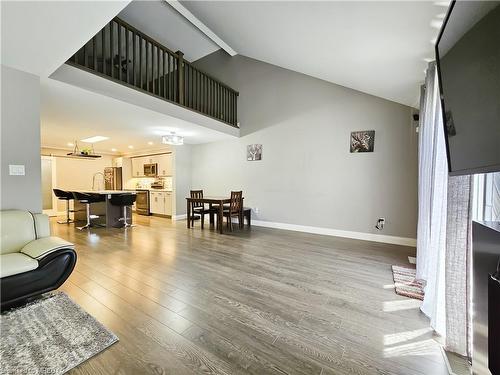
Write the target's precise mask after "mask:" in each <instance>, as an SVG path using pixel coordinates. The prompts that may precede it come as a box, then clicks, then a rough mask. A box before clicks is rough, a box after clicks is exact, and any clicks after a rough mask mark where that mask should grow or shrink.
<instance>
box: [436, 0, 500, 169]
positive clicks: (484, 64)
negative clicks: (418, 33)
mask: <svg viewBox="0 0 500 375" xmlns="http://www.w3.org/2000/svg"><path fill="white" fill-rule="evenodd" d="M436 61H437V67H438V73H439V86H440V92H441V105H442V113H443V122H444V126H445V134H446V146H447V153H448V168H449V172H450V174H452V175H463V174H473V173H485V172H494V171H500V1H457V2H455V1H453V2H452V3H451V5H450V8H449V10H448V13H447V15H446V17H445V20H444V23H443V27H442V29H441V32H440V34H439V37H438V40H437V44H436Z"/></svg>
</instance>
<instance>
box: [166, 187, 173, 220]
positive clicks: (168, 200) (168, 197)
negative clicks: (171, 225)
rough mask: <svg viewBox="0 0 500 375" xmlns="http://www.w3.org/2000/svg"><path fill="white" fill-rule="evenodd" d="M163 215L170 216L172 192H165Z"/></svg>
mask: <svg viewBox="0 0 500 375" xmlns="http://www.w3.org/2000/svg"><path fill="white" fill-rule="evenodd" d="M165 215H168V216H172V192H170V191H166V192H165Z"/></svg>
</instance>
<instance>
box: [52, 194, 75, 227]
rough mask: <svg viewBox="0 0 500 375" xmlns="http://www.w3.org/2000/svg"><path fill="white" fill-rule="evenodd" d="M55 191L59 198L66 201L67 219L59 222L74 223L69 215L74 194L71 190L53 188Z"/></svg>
mask: <svg viewBox="0 0 500 375" xmlns="http://www.w3.org/2000/svg"><path fill="white" fill-rule="evenodd" d="M52 190H53V191H54V195H55V196H56V197H57V199H59V200H61V201H66V220H64V221H58V223H59V224H69V223H72V222H73V220H71V219H70V217H69V213H70V210H69V201H70V200H72V199H73V194H71V192H70V191H64V190H61V189H52Z"/></svg>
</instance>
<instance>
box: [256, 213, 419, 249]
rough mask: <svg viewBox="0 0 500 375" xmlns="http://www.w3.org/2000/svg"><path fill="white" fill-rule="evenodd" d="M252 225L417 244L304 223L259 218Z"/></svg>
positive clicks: (397, 238) (411, 242)
mask: <svg viewBox="0 0 500 375" xmlns="http://www.w3.org/2000/svg"><path fill="white" fill-rule="evenodd" d="M252 225H255V226H259V227H266V228H276V229H285V230H292V231H295V232H305V233H314V234H323V235H326V236H335V237H344V238H352V239H356V240H364V241H374V242H382V243H390V244H394V245H403V246H413V247H415V246H417V240H416V239H415V238H408V237H396V236H387V235H384V234H374V233H363V232H353V231H347V230H339V229H331V228H321V227H310V226H306V225H296V224H285V223H274V222H271V221H261V220H252Z"/></svg>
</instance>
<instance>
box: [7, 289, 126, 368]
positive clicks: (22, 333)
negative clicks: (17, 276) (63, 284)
mask: <svg viewBox="0 0 500 375" xmlns="http://www.w3.org/2000/svg"><path fill="white" fill-rule="evenodd" d="M0 324H1V327H2V339H1V340H0V358H1V361H2V365H1V368H0V374H51V375H52V374H64V373H65V372H67V371H69V370H70V369H72V368H74V367H76V366H78V365H79V364H80V363H82V362H84V361H86V360H87V359H89V358H90V357H92V356H94V355H96V354H98V353H100V352H101V351H103V350H104V349H106V348H108V347H109V346H110V345H112V344H113V343H115V342H117V341H118V338H117V337H116V336H115V335H114V334H113V333H112V332H110V331H108V330H107V329H106V328H105V327H104V326H103V325H102V324H101V323H99V322H98V321H97V320H95V319H94V318H93V317H92V316H90V315H89V314H87V313H86V312H85V311H83V310H82V309H81V308H80V307H79V306H78V305H77V304H75V303H74V302H73V301H72V300H71V299H70V298H69V297H68V296H67V295H66V294H64V293H62V292H55V293H50V294H48V295H46V296H45V297H43V298H41V299H39V300H36V301H34V302H31V303H29V304H27V305H25V306H23V307H20V308H17V309H13V310H10V311H7V312H5V313H3V314H2V315H1V316H0Z"/></svg>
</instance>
